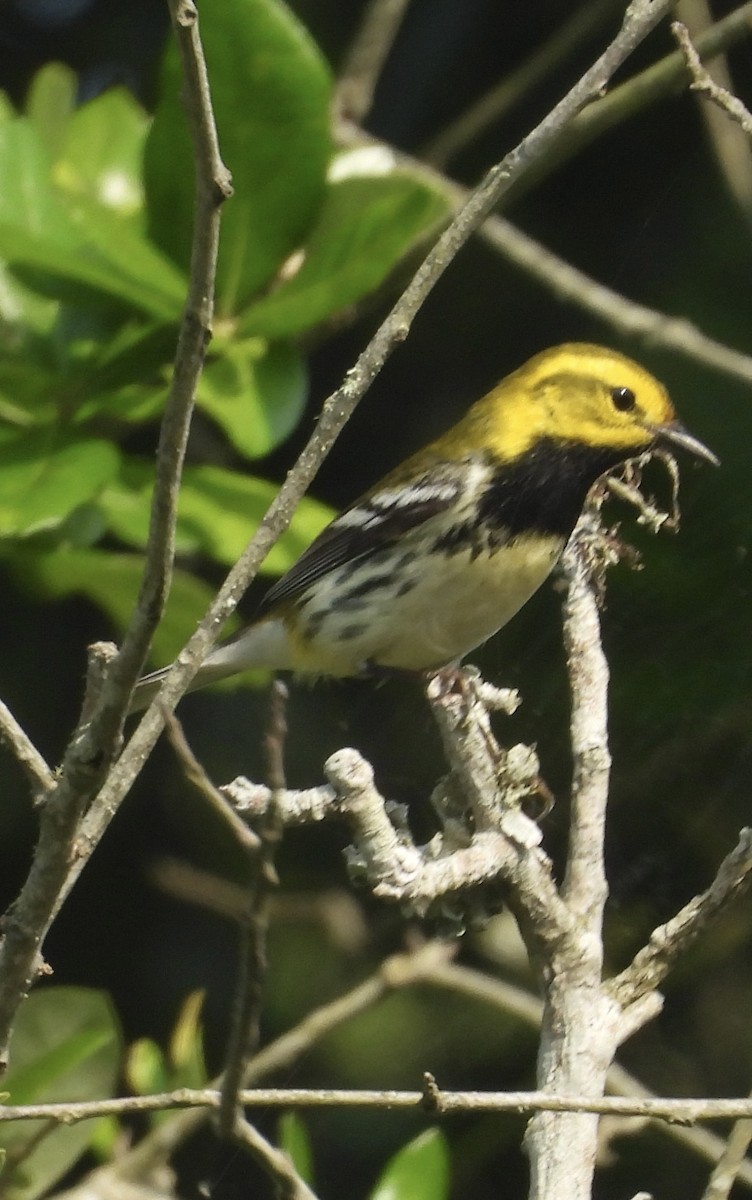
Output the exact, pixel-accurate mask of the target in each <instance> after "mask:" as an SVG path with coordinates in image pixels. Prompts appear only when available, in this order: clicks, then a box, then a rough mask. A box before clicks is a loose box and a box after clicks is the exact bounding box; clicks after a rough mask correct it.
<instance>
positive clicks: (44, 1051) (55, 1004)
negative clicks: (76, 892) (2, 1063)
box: [0, 987, 121, 1200]
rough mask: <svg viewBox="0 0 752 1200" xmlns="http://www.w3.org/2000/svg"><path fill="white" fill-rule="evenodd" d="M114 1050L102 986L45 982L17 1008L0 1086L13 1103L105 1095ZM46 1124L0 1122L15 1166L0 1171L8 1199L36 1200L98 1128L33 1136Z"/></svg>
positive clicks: (115, 1038) (0, 1140) (0, 1143)
mask: <svg viewBox="0 0 752 1200" xmlns="http://www.w3.org/2000/svg"><path fill="white" fill-rule="evenodd" d="M120 1056H121V1044H120V1034H119V1030H118V1027H117V1023H116V1021H115V1018H114V1016H113V1013H112V1009H111V1007H110V1004H109V1001H108V999H107V997H106V996H105V994H104V993H103V992H96V991H92V990H89V989H87V988H75V987H59V988H44V989H43V990H40V991H38V992H34V993H32V995H31V996H30V997H29V998H28V1000H27V1001H26V1003H25V1004H24V1006H23V1007H22V1008H21V1010H20V1012H19V1016H18V1020H17V1022H16V1025H15V1028H14V1030H13V1034H12V1037H11V1043H10V1062H11V1066H10V1070H9V1071H8V1074H7V1075H6V1076H5V1080H4V1086H5V1087H7V1090H8V1092H9V1093H10V1103H11V1104H33V1103H39V1104H42V1103H54V1102H60V1101H66V1100H68V1101H76V1100H100V1099H104V1098H106V1097H108V1096H111V1095H113V1092H114V1088H115V1083H116V1080H117V1074H118V1066H119V1061H120ZM45 1125H46V1122H44V1121H19V1122H13V1124H2V1125H0V1147H2V1149H3V1151H5V1152H6V1153H8V1154H9V1155H10V1158H11V1161H12V1162H13V1164H14V1167H13V1170H12V1172H11V1173H10V1174H9V1175H8V1176H6V1175H5V1174H4V1176H3V1185H4V1186H3V1196H4V1197H6V1198H7V1200H34V1198H35V1197H36V1196H39V1195H40V1194H41V1193H42V1192H44V1191H46V1190H47V1189H48V1188H50V1187H51V1186H52V1185H53V1184H54V1183H55V1182H56V1181H57V1180H58V1179H60V1177H61V1176H62V1175H64V1174H65V1172H66V1171H67V1170H68V1169H69V1168H70V1167H71V1166H72V1165H73V1163H75V1162H76V1160H77V1159H78V1158H80V1156H81V1155H82V1154H83V1152H84V1151H85V1150H86V1148H87V1146H88V1145H89V1143H90V1141H91V1140H92V1138H93V1136H94V1132H95V1128H96V1122H94V1121H84V1122H81V1123H80V1124H77V1125H72V1126H69V1127H65V1126H59V1127H55V1128H53V1129H52V1130H51V1132H50V1133H49V1134H48V1135H47V1136H44V1137H43V1138H42V1140H37V1139H38V1138H39V1135H40V1132H43V1131H44V1128H45ZM27 1146H28V1149H29V1152H28V1154H25V1153H24V1149H25V1147H27Z"/></svg>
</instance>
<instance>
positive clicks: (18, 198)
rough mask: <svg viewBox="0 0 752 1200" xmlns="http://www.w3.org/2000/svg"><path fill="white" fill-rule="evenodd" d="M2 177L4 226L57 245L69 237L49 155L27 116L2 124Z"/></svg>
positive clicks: (0, 194) (0, 201)
mask: <svg viewBox="0 0 752 1200" xmlns="http://www.w3.org/2000/svg"><path fill="white" fill-rule="evenodd" d="M0 178H2V181H3V186H2V188H0V223H1V224H3V225H10V226H11V227H12V228H14V229H22V230H25V231H26V232H27V233H29V234H30V233H36V234H37V235H39V236H40V237H41V236H44V237H46V238H47V239H48V240H49V241H51V242H53V243H55V242H60V241H64V240H65V239H66V238H67V237H68V236H69V233H70V228H71V226H70V221H69V219H68V216H67V214H66V212H65V209H64V206H63V205H62V203H61V200H60V197H59V195H58V194H57V192H56V191H55V189H54V188H53V186H52V181H51V178H50V159H49V155H48V154H47V152H46V150H45V148H44V146H43V144H42V142H41V141H40V138H39V136H38V134H37V131H36V130H35V129H34V126H33V125H32V124H31V122H30V121H28V120H26V119H25V118H23V117H17V118H16V119H15V120H13V121H6V122H3V123H0ZM1 253H2V252H1V251H0V254H1Z"/></svg>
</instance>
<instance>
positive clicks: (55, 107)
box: [24, 63, 78, 159]
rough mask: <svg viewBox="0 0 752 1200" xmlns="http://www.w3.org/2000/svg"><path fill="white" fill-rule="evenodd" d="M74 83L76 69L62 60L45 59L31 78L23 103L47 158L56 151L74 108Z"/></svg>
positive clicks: (76, 80) (55, 153)
mask: <svg viewBox="0 0 752 1200" xmlns="http://www.w3.org/2000/svg"><path fill="white" fill-rule="evenodd" d="M77 87H78V79H77V76H76V72H75V71H74V70H72V69H71V68H70V67H66V66H64V65H63V64H62V63H47V64H46V66H43V67H41V68H40V70H38V71H37V73H36V75H34V77H33V79H32V81H31V86H30V88H29V93H28V96H27V98H26V104H25V106H24V107H25V110H26V115H27V117H28V119H29V124H30V125H31V126H32V127H33V128H34V130H35V131H36V134H37V136H38V138H39V141H40V142H41V144H42V145H43V146H44V148H45V150H46V151H47V154H48V155H49V157H50V159H53V158H54V157H55V156H56V155H57V152H58V150H59V148H60V145H61V143H62V140H63V137H64V136H65V130H66V127H67V125H68V122H69V121H70V119H71V115H72V113H73V112H74V110H75V106H76V90H77Z"/></svg>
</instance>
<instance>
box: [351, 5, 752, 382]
mask: <svg viewBox="0 0 752 1200" xmlns="http://www.w3.org/2000/svg"><path fill="white" fill-rule="evenodd" d="M750 14H751V15H752V4H751V5H750ZM339 132H340V140H341V141H343V142H344V143H345V144H348V145H378V146H381V147H383V149H384V150H385V152H387V153H389V154H391V155H392V156H393V158H394V161H395V163H398V164H399V163H401V164H403V165H404V166H405V167H406V169H408V170H409V171H411V172H412V173H414V174H417V175H419V176H422V177H423V178H425V179H426V181H427V182H428V183H429V184H431V185H432V186H434V187H437V188H439V189H440V190H442V191H443V192H444V193H445V195H446V196H447V197H448V199H449V201H450V203H451V205H452V207H453V208H454V210H455V211H457V210H459V208H460V207H461V206H462V205H463V204H464V203H465V200H466V198H467V195H468V192H467V189H466V188H464V187H462V186H461V185H460V184H458V183H455V182H454V181H453V180H451V179H448V178H447V177H446V176H445V175H441V174H440V173H439V172H438V171H435V170H433V169H432V168H431V167H427V166H426V165H425V164H424V163H422V162H420V160H419V159H416V158H413V157H411V156H410V155H408V154H404V153H402V152H401V151H400V152H397V151H395V150H393V149H392V148H391V147H389V146H386V144H385V143H383V142H379V141H378V139H376V138H373V137H371V136H370V134H367V133H364V132H363V130H360V129H356V128H355V127H353V126H348V125H344V124H343V125H342V126H341V127H340V131H339ZM478 236H479V237H481V238H482V239H483V241H485V242H486V244H487V245H489V246H491V247H492V249H494V250H496V251H498V253H499V254H502V255H503V256H504V258H506V259H507V261H508V262H510V263H512V264H513V265H514V266H516V267H519V268H520V269H521V270H523V271H525V272H526V273H527V274H528V275H530V277H531V278H532V279H536V280H537V281H538V282H539V283H540V284H541V285H542V286H543V287H545V288H547V289H548V290H549V291H551V292H552V293H553V295H554V296H556V297H557V298H558V299H560V300H563V301H567V302H568V303H571V304H575V305H577V306H578V307H579V308H581V309H583V310H584V311H585V312H589V313H592V314H593V316H595V317H597V318H598V319H599V320H601V321H605V322H607V323H608V324H609V325H611V326H612V327H613V328H614V329H616V330H618V331H619V332H620V333H622V334H626V335H627V336H628V337H635V338H640V339H641V340H642V341H643V342H644V343H645V345H646V346H648V347H650V348H655V347H659V348H662V349H665V350H669V351H672V352H673V353H675V354H680V355H681V356H682V357H684V358H689V359H691V360H693V361H695V362H699V363H702V365H703V366H706V367H709V368H711V370H714V371H720V372H721V373H722V374H724V375H728V376H729V377H730V378H732V379H737V380H740V381H741V382H742V383H746V384H752V357H751V356H750V355H748V354H743V353H742V352H741V351H740V350H734V349H733V348H732V347H731V346H726V345H724V344H723V343H722V342H717V341H715V339H714V338H711V337H708V336H707V334H704V333H703V332H702V331H701V330H700V329H698V328H697V326H696V325H693V324H692V322H691V321H688V320H687V319H686V318H685V317H676V316H672V315H671V314H669V313H663V312H659V311H658V310H656V309H653V308H648V307H647V305H644V304H637V303H636V302H635V301H634V300H629V299H627V297H625V296H623V295H621V293H620V292H615V291H612V289H611V288H608V287H606V286H605V285H604V284H602V283H599V282H598V280H596V279H593V278H591V276H589V275H586V274H585V272H584V271H580V270H579V268H578V267H575V266H573V265H572V264H571V263H569V262H567V261H566V260H565V259H563V258H560V257H559V256H558V255H557V254H554V253H553V251H551V250H548V249H547V248H546V247H545V246H543V245H541V243H540V242H538V241H536V240H535V238H532V237H530V236H529V235H528V234H526V233H524V232H523V231H522V230H521V229H519V228H518V227H517V226H516V225H512V224H511V222H509V221H507V220H506V219H505V218H504V217H500V216H498V215H496V214H492V215H490V216H488V217H487V218H486V220H485V221H484V222H483V224H482V225H481V226H480V228H479V230H478Z"/></svg>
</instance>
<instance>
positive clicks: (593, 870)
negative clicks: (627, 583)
mask: <svg viewBox="0 0 752 1200" xmlns="http://www.w3.org/2000/svg"><path fill="white" fill-rule="evenodd" d="M603 553H604V551H603V531H602V529H601V526H600V515H599V513H598V512H597V511H596V509H595V507H594V506H591V505H587V506H586V508H585V511H584V512H583V514H582V516H581V517H580V520H579V522H578V523H577V527H576V529H575V531H574V533H573V534H572V537H571V538H570V540H569V544H568V546H567V548H566V549H565V551H564V554H563V556H562V560H561V568H560V569H561V573H562V575H563V577H564V580H565V581H566V596H565V600H564V646H565V649H566V654H567V666H568V672H569V685H570V688H571V692H572V713H571V718H570V734H571V741H572V755H573V781H572V811H571V816H570V825H569V853H568V855H567V870H566V876H565V878H564V884H563V887H562V895H563V897H564V900H565V901H566V903H567V904H568V905H569V907H570V908H571V910H572V912H573V913H576V914H577V917H578V921H579V923H580V927H581V928H582V930H583V932H584V933H586V934H587V935H588V936H590V937H592V938H595V939H597V940H598V941H602V933H603V909H604V906H605V903H606V898H607V895H608V884H607V881H606V870H605V864H604V861H603V849H604V843H605V831H606V803H607V801H608V786H609V777H610V772H611V754H610V752H609V748H608V681H609V671H608V662H607V661H606V656H605V654H604V652H603V646H602V644H601V636H600V635H601V628H600V615H599V612H598V594H599V587H598V583H597V581H594V576H595V575H596V574H597V573H598V572H599V571H600V570H602V569H603ZM601 965H602V964H601ZM598 975H599V976H600V967H599V968H598Z"/></svg>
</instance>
